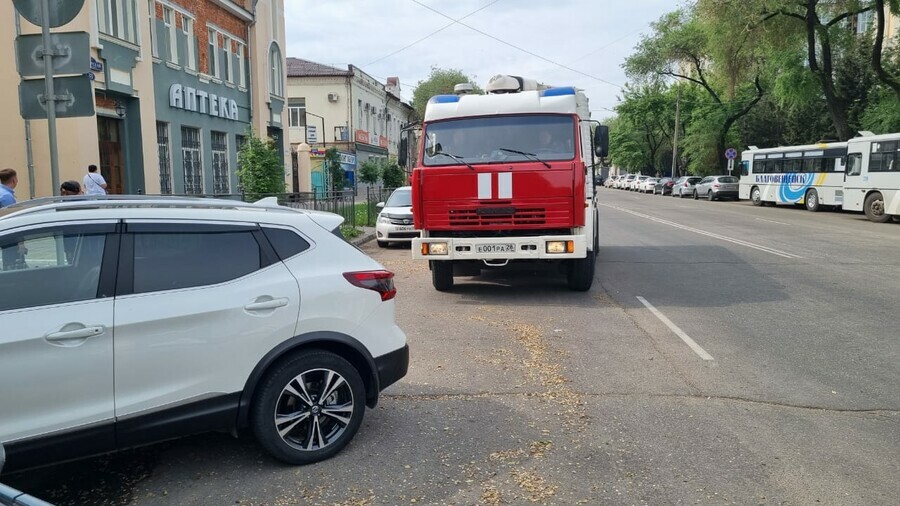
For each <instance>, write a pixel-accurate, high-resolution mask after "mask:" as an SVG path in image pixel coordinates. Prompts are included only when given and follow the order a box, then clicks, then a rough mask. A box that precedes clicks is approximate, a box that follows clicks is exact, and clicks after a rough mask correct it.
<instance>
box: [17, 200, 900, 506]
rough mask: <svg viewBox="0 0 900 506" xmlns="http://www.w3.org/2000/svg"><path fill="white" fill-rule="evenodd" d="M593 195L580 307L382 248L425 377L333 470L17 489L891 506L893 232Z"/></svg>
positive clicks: (200, 462) (176, 464) (744, 209)
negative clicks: (442, 287)
mask: <svg viewBox="0 0 900 506" xmlns="http://www.w3.org/2000/svg"><path fill="white" fill-rule="evenodd" d="M600 198H601V200H602V202H603V207H602V208H601V212H602V218H601V232H602V239H601V242H602V244H603V246H602V248H601V251H600V254H599V260H598V262H599V263H598V270H597V279H596V281H595V283H594V287H593V289H592V290H591V291H590V292H589V293H572V292H569V291H568V290H567V289H566V287H565V284H564V279H563V277H562V276H560V275H558V274H557V273H556V272H555V271H554V270H553V269H552V268H551V269H548V268H526V269H520V270H517V271H503V272H494V273H489V274H486V275H484V276H483V277H481V278H458V279H457V283H458V284H457V287H456V288H455V289H454V291H453V292H452V293H438V292H435V291H434V290H433V289H432V287H431V283H430V275H429V271H428V269H427V266H426V265H425V264H422V263H418V262H414V261H413V260H411V259H410V254H409V250H408V248H400V247H393V248H388V249H379V248H377V247H376V246H375V245H374V243H370V244H369V245H367V246H366V247H365V249H366V251H367V252H368V253H370V254H371V255H372V256H374V257H375V258H376V259H378V260H379V261H381V262H382V263H383V264H384V265H385V266H386V267H388V268H390V269H392V270H394V271H395V272H396V273H397V279H396V282H397V286H398V289H399V295H398V298H397V301H398V320H399V322H400V324H401V326H402V327H403V328H404V329H405V330H406V332H407V335H408V337H409V342H410V346H411V350H412V363H411V369H410V372H409V375H408V376H407V377H406V378H404V379H403V380H402V381H401V382H400V383H398V384H397V385H395V386H393V387H391V388H390V389H388V390H387V391H386V392H385V394H384V397H383V398H382V400H381V402H380V403H379V405H378V407H377V408H376V409H374V410H370V411H368V413H367V415H366V419H365V421H364V422H363V426H362V428H361V429H360V432H359V433H358V434H357V436H356V438H355V440H354V441H353V442H352V443H351V444H350V446H349V447H347V449H346V450H345V451H344V452H342V453H341V454H340V455H338V456H337V457H335V458H334V459H332V460H330V461H327V462H324V463H321V464H318V465H314V466H308V467H298V468H294V467H287V466H284V465H280V464H278V463H276V462H274V461H273V460H272V459H270V458H269V457H267V456H266V455H265V454H264V453H263V452H262V451H261V450H260V448H259V447H258V446H257V445H256V444H255V442H254V441H253V439H252V438H251V437H249V436H247V437H242V438H240V439H233V438H231V437H230V436H227V435H219V434H212V435H203V436H197V437H192V438H186V439H182V440H178V441H174V442H168V443H163V444H159V445H154V446H151V447H149V448H144V449H139V450H134V451H129V452H125V453H121V454H118V455H115V456H111V457H104V458H97V459H91V460H86V461H82V462H78V463H74V464H68V465H64V466H57V467H53V468H49V469H42V470H37V471H33V472H30V473H27V474H22V475H18V476H12V477H10V478H8V481H9V482H10V484H12V485H15V486H19V487H20V488H22V489H24V490H26V491H28V492H30V493H33V494H36V495H39V496H42V497H44V498H47V499H50V500H52V501H56V502H58V503H60V504H129V505H131V504H133V505H156V504H164V505H168V504H173V505H207V504H211V505H219V504H222V505H224V504H239V505H292V504H310V505H319V504H322V505H324V504H329V505H331V504H337V505H375V504H379V505H381V504H390V505H396V504H460V505H470V504H532V503H539V504H675V503H704V504H706V503H714V504H719V503H737V504H815V503H822V504H865V505H870V504H897V501H898V497H900V478H898V477H900V388H898V386H900V308H898V301H900V224H898V223H890V224H874V223H870V222H868V221H866V219H865V218H864V217H863V216H862V215H861V214H853V213H836V212H823V213H816V214H813V213H809V212H807V211H804V210H800V209H794V208H785V207H778V208H774V209H773V208H755V207H752V206H751V205H750V204H748V203H746V202H712V203H711V202H705V201H699V202H695V201H693V200H688V199H685V200H678V199H674V198H670V197H660V196H649V195H638V194H634V193H629V192H623V191H617V190H606V189H604V190H601V193H600ZM639 297H640V299H639ZM645 303H646V304H645ZM648 305H649V307H652V308H653V310H651V309H650V308H649V307H648ZM654 311H655V312H656V313H655V312H654ZM663 320H665V321H667V322H668V324H669V325H667V324H666V323H664V321H663ZM683 338H686V339H687V340H689V341H692V342H693V343H694V348H692V347H690V346H689V345H688V344H687V343H686V341H685V340H684V339H683Z"/></svg>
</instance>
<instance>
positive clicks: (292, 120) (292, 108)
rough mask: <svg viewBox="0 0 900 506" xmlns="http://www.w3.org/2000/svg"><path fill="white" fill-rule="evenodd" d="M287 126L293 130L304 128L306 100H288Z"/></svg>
mask: <svg viewBox="0 0 900 506" xmlns="http://www.w3.org/2000/svg"><path fill="white" fill-rule="evenodd" d="M288 126H290V127H293V128H297V127H305V126H306V98H289V99H288ZM322 135H323V136H324V135H325V134H324V133H323V134H322Z"/></svg>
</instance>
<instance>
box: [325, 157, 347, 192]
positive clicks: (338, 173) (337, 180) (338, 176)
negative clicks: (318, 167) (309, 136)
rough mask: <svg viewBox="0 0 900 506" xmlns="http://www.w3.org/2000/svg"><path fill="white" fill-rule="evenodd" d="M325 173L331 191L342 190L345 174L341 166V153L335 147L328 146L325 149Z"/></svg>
mask: <svg viewBox="0 0 900 506" xmlns="http://www.w3.org/2000/svg"><path fill="white" fill-rule="evenodd" d="M323 163H324V164H325V166H324V168H325V173H326V174H328V180H329V182H330V184H331V191H342V190H343V189H344V182H345V175H344V168H343V167H341V155H340V153H338V150H337V148H329V149H328V150H327V151H325V160H324V162H323Z"/></svg>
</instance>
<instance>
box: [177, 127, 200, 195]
mask: <svg viewBox="0 0 900 506" xmlns="http://www.w3.org/2000/svg"><path fill="white" fill-rule="evenodd" d="M181 157H182V159H183V160H184V164H183V165H184V193H186V194H201V193H203V163H202V161H201V160H200V130H198V129H196V128H190V127H184V126H183V127H181Z"/></svg>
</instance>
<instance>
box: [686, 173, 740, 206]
mask: <svg viewBox="0 0 900 506" xmlns="http://www.w3.org/2000/svg"><path fill="white" fill-rule="evenodd" d="M701 197H706V198H707V200H717V199H724V198H730V199H735V200H737V198H738V178H736V177H734V176H706V177H705V178H703V179H701V180H700V182H699V183H697V186H696V187H694V200H697V199H699V198H701Z"/></svg>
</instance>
